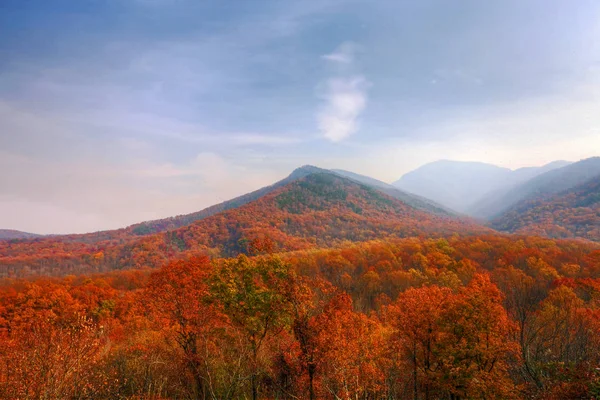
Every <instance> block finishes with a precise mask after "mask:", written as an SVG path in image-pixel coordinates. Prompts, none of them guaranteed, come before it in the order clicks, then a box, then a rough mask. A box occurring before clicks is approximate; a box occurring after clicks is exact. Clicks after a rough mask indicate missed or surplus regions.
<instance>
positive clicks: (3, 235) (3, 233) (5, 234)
mask: <svg viewBox="0 0 600 400" xmlns="http://www.w3.org/2000/svg"><path fill="white" fill-rule="evenodd" d="M40 236H41V235H37V234H35V233H29V232H21V231H16V230H14V229H0V240H13V239H33V238H36V237H40Z"/></svg>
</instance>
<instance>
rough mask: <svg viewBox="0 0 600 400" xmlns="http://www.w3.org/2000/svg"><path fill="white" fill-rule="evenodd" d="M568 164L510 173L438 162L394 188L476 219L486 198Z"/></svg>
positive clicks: (490, 167)
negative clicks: (476, 211) (477, 211)
mask: <svg viewBox="0 0 600 400" xmlns="http://www.w3.org/2000/svg"><path fill="white" fill-rule="evenodd" d="M569 164H570V163H569V162H567V161H554V162H551V163H549V164H546V165H544V166H541V167H526V168H519V169H516V170H514V171H513V170H510V169H508V168H501V167H498V166H496V165H492V164H486V163H481V162H464V161H450V160H440V161H435V162H432V163H429V164H425V165H423V166H421V167H419V168H417V169H416V170H414V171H411V172H408V173H407V174H405V175H403V176H402V178H400V179H399V180H397V181H396V182H394V183H393V185H394V186H395V187H397V188H399V189H402V190H404V191H407V192H410V193H414V194H416V195H419V196H423V197H425V198H427V199H431V200H430V201H431V202H434V203H437V204H441V205H443V206H445V207H446V208H449V209H452V210H456V211H459V212H461V213H464V214H467V215H476V214H475V213H474V211H473V210H474V209H476V208H477V204H478V203H479V202H481V201H483V200H484V199H485V198H488V197H490V198H495V197H497V193H498V192H501V193H504V191H506V190H507V188H510V187H513V186H515V185H518V184H520V183H522V182H525V181H527V180H529V179H532V178H534V177H535V176H538V175H540V174H543V173H545V172H548V171H551V170H553V169H557V168H561V167H564V166H566V165H569Z"/></svg>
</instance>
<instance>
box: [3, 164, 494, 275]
mask: <svg viewBox="0 0 600 400" xmlns="http://www.w3.org/2000/svg"><path fill="white" fill-rule="evenodd" d="M286 179H287V181H286V183H284V184H280V186H279V187H276V188H272V189H270V190H268V191H267V192H268V193H266V194H264V195H262V196H260V197H258V198H257V199H255V200H252V201H250V202H247V203H246V204H243V205H241V206H239V207H237V208H232V209H228V210H225V211H222V212H218V213H216V214H214V215H211V216H208V217H206V218H203V219H201V220H197V221H195V222H193V223H191V224H189V225H186V226H183V227H179V228H177V229H174V230H168V231H165V232H160V233H156V234H150V235H147V236H142V237H135V238H134V239H130V240H123V241H115V240H107V241H104V242H96V243H91V242H82V241H74V240H64V239H61V237H53V238H49V239H35V240H32V241H27V242H19V243H10V245H4V246H3V245H2V243H0V266H1V267H2V268H1V269H0V271H3V272H4V275H22V274H24V273H43V274H66V273H79V272H90V271H104V270H111V269H121V268H139V267H156V266H160V265H163V264H164V263H165V262H166V261H168V260H169V259H172V258H178V257H186V256H188V255H191V254H197V253H205V254H209V255H211V256H214V257H217V256H234V255H236V254H239V253H245V252H246V253H253V252H255V251H257V249H258V250H260V249H264V248H269V249H271V250H273V251H277V252H282V251H290V250H299V249H308V248H315V247H331V246H338V245H342V244H344V243H347V242H359V241H366V240H372V239H376V238H385V237H408V236H427V237H431V236H442V235H450V234H453V233H461V234H471V233H473V234H476V233H485V232H491V230H490V229H489V228H485V227H483V226H481V225H478V224H476V223H475V222H473V221H471V220H468V219H464V218H457V217H451V216H444V215H439V214H433V213H428V212H425V211H423V210H420V209H417V208H415V207H412V206H410V205H408V204H406V203H404V202H402V201H400V200H398V199H396V198H393V197H391V196H389V195H387V194H385V193H383V192H381V191H379V190H376V189H373V188H372V187H370V186H367V185H364V184H361V183H359V182H356V181H355V180H351V179H348V178H345V177H342V176H340V175H339V174H337V173H334V172H331V171H326V170H320V169H316V168H306V167H305V168H302V169H300V170H296V171H294V173H292V175H290V177H288V178H286Z"/></svg>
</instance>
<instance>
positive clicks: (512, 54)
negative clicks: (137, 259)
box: [0, 0, 600, 233]
mask: <svg viewBox="0 0 600 400" xmlns="http://www.w3.org/2000/svg"><path fill="white" fill-rule="evenodd" d="M599 149H600V3H599V2H597V1H595V0H587V1H586V0H578V1H574V2H566V1H562V0H529V1H516V0H508V1H507V0H502V1H500V0H498V1H479V0H477V1H476V0H472V1H469V0H465V1H460V2H449V1H445V0H424V1H403V0H395V1H375V2H372V1H342V0H320V1H301V2H290V1H259V0H252V1H225V0H220V1H192V0H78V1H72V0H69V1H66V0H64V1H63V0H54V1H51V2H50V1H42V0H40V1H34V0H3V1H2V2H0V168H1V169H2V171H3V173H2V174H1V175H0V227H2V228H12V229H21V230H26V231H33V232H40V233H67V232H86V231H93V230H99V229H109V228H117V227H121V226H125V225H128V224H131V223H134V222H138V221H141V220H146V219H153V218H159V217H166V216H171V215H176V214H182V213H187V212H193V211H197V210H199V209H202V208H204V207H206V206H209V205H211V204H214V203H217V202H220V201H223V200H226V199H229V198H231V197H234V196H236V195H239V194H242V193H245V192H248V191H250V190H253V189H256V188H259V187H261V186H264V185H267V184H270V183H272V182H273V181H275V180H277V179H280V178H282V177H284V176H286V175H287V174H289V173H290V172H291V171H292V170H293V169H294V168H296V167H298V166H300V165H303V164H314V165H318V166H321V167H325V168H343V169H348V170H351V171H354V172H359V173H364V174H367V175H370V176H373V177H375V178H379V179H382V180H385V181H393V180H396V179H398V178H399V177H400V176H401V175H402V174H403V173H405V172H408V171H409V170H411V169H414V168H416V167H418V166H420V165H422V164H424V163H427V162H430V161H434V160H437V159H441V158H445V159H456V160H472V161H484V162H490V163H494V164H498V165H502V166H506V167H510V168H518V167H522V166H531V165H541V164H544V163H547V162H550V161H552V160H556V159H567V160H578V159H581V158H586V157H589V156H593V155H598V152H599Z"/></svg>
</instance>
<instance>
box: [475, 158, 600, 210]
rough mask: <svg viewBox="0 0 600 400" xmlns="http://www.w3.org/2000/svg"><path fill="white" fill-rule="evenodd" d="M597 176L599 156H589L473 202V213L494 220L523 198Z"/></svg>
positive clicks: (564, 189) (599, 169)
mask: <svg viewBox="0 0 600 400" xmlns="http://www.w3.org/2000/svg"><path fill="white" fill-rule="evenodd" d="M597 175H600V157H592V158H587V159H585V160H581V161H578V162H576V163H572V164H569V165H567V166H564V167H562V168H556V169H552V170H550V171H547V172H545V173H543V174H540V175H537V176H535V177H534V178H532V179H529V180H527V181H525V182H522V183H520V184H518V185H513V186H511V187H509V188H506V189H504V190H499V191H496V192H494V193H493V194H492V195H490V196H486V197H485V198H483V199H482V200H480V201H479V202H478V203H477V204H475V205H473V207H472V211H471V215H473V216H475V217H478V218H482V219H494V218H495V217H498V216H500V215H501V214H502V213H503V212H505V211H507V210H509V209H510V208H511V207H513V206H514V205H516V204H518V203H519V202H521V201H525V200H528V199H535V198H537V197H538V196H544V195H551V194H557V193H560V192H563V191H566V190H569V189H571V188H574V187H576V186H577V185H580V184H583V183H585V182H586V181H588V180H590V179H592V178H594V177H595V176H597Z"/></svg>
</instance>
